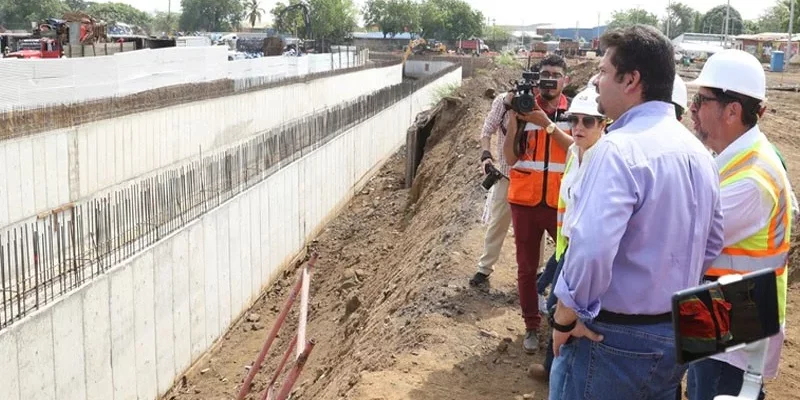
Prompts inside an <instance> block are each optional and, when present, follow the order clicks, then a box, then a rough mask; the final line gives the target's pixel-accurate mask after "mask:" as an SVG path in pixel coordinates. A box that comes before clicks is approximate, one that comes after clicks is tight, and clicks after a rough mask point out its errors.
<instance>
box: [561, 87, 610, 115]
mask: <svg viewBox="0 0 800 400" xmlns="http://www.w3.org/2000/svg"><path fill="white" fill-rule="evenodd" d="M597 96H598V95H597V91H596V90H595V88H594V86H591V85H590V86H588V87H587V88H586V89H583V91H581V92H580V93H578V95H577V96H575V98H573V99H572V103H571V104H570V105H569V110H567V112H568V113H570V114H585V115H592V116H595V117H603V116H604V115H603V114H600V112H599V111H597Z"/></svg>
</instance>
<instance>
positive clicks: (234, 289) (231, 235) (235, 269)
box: [228, 196, 243, 321]
mask: <svg viewBox="0 0 800 400" xmlns="http://www.w3.org/2000/svg"><path fill="white" fill-rule="evenodd" d="M241 198H242V196H239V197H236V198H234V199H233V200H231V201H230V206H229V207H228V210H229V211H230V213H229V214H228V215H229V216H230V219H229V220H228V222H229V223H228V239H229V240H230V244H229V246H230V247H229V248H230V252H229V253H228V265H229V271H230V278H231V307H230V312H231V315H230V320H231V321H233V320H235V319H236V317H237V316H238V315H239V313H240V312H241V311H242V297H243V296H242V251H241V249H242V242H241V235H242V219H241V204H242V201H241Z"/></svg>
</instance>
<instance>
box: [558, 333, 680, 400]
mask: <svg viewBox="0 0 800 400" xmlns="http://www.w3.org/2000/svg"><path fill="white" fill-rule="evenodd" d="M587 327H588V328H589V329H590V330H592V331H594V332H597V333H599V334H602V335H603V336H604V337H603V341H602V342H600V343H595V342H592V341H590V340H589V339H586V338H580V339H575V338H573V339H571V340H570V341H569V342H568V343H567V344H565V345H563V346H561V355H560V356H559V357H558V358H556V359H555V360H554V361H553V369H552V371H551V372H550V400H582V399H593V400H675V391H676V390H677V389H678V384H679V383H680V381H681V378H682V376H683V373H684V372H686V366H681V365H678V364H677V362H676V361H677V360H676V359H675V339H674V337H673V328H672V323H671V322H664V323H660V324H654V325H636V326H634V325H613V324H606V323H601V322H595V323H588V324H587Z"/></svg>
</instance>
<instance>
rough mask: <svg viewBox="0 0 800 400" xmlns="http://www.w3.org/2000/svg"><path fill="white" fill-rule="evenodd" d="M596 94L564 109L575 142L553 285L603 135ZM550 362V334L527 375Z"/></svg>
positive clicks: (544, 370) (545, 371) (539, 375)
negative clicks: (542, 359)
mask: <svg viewBox="0 0 800 400" xmlns="http://www.w3.org/2000/svg"><path fill="white" fill-rule="evenodd" d="M590 82H591V81H590ZM597 97H598V94H597V90H596V88H595V87H594V85H592V84H590V85H588V86H587V87H586V88H585V89H584V90H583V91H581V92H580V93H578V95H577V96H575V98H573V99H572V104H570V107H569V110H567V122H569V124H570V127H571V132H572V137H573V139H574V141H575V142H574V143H573V144H572V145H571V146H570V147H569V149H568V150H567V165H566V169H565V170H564V177H563V179H562V180H561V187H560V190H559V198H558V220H557V221H558V222H557V224H556V251H555V254H554V257H555V262H556V267H555V271H554V278H553V281H552V283H551V284H552V285H553V287H555V285H556V284H557V282H558V275H559V274H560V273H561V266H562V265H563V263H564V253H565V252H566V250H567V247H568V243H569V236H570V229H571V228H572V226H573V225H574V222H575V213H573V212H571V211H572V210H571V208H570V203H571V202H572V201H573V199H574V198H575V196H578V195H579V193H580V191H581V180H582V177H583V175H585V174H586V165H587V162H588V160H589V159H590V158H591V154H592V147H593V146H594V145H595V143H597V142H598V141H599V140H600V138H602V136H603V133H604V131H605V129H606V118H605V115H603V114H602V113H600V112H599V111H598V110H597ZM557 300H558V299H557V298H556V296H555V293H554V292H553V291H551V292H550V296H549V297H548V299H547V310H551V309H552V308H553V307H555V305H556V301H557ZM548 314H552V313H548ZM552 363H553V341H552V337H551V338H550V343H549V345H548V347H547V353H546V355H545V362H544V364H534V365H532V366H531V367H530V369H529V370H528V375H529V376H530V377H532V378H535V379H541V380H546V379H547V378H548V377H549V375H550V367H551V366H552Z"/></svg>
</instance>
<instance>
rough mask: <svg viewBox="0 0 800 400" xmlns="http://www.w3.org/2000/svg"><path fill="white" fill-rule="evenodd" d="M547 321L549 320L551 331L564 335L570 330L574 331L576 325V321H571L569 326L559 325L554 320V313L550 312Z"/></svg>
mask: <svg viewBox="0 0 800 400" xmlns="http://www.w3.org/2000/svg"><path fill="white" fill-rule="evenodd" d="M547 319H548V320H549V322H550V326H552V327H553V329H555V330H557V331H559V332H564V333H568V332H572V330H573V329H575V326H576V325H577V324H578V320H577V319H576V320H575V321H572V323H571V324H569V325H561V324H559V323H558V322H556V318H555V313H554V312H551V313H550V314H549V315H548V316H547Z"/></svg>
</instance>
